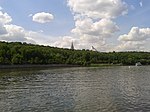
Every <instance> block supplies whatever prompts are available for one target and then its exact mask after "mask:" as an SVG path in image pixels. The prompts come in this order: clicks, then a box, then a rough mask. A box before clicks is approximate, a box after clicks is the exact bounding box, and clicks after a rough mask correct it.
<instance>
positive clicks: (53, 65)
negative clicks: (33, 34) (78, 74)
mask: <svg viewBox="0 0 150 112" xmlns="http://www.w3.org/2000/svg"><path fill="white" fill-rule="evenodd" d="M62 67H80V66H78V65H67V64H50V65H35V64H34V65H0V69H21V68H62Z"/></svg>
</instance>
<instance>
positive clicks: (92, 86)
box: [0, 66, 150, 112]
mask: <svg viewBox="0 0 150 112" xmlns="http://www.w3.org/2000/svg"><path fill="white" fill-rule="evenodd" d="M0 112H150V66H141V67H134V66H131V67H128V66H117V67H100V68H90V67H89V68H88V67H87V68H82V67H79V68H57V69H44V70H42V69H33V70H32V69H22V70H21V69H20V70H14V69H12V70H11V69H10V70H1V71H0Z"/></svg>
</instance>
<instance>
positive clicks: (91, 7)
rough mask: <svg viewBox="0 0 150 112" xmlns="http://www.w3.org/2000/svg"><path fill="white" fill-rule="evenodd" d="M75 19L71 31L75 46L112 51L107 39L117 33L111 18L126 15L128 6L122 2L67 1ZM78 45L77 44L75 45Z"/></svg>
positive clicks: (117, 28)
mask: <svg viewBox="0 0 150 112" xmlns="http://www.w3.org/2000/svg"><path fill="white" fill-rule="evenodd" d="M68 6H69V7H70V8H71V11H72V13H73V14H74V19H75V28H73V29H72V31H71V32H72V33H73V34H74V35H73V37H74V38H75V40H76V41H77V42H76V46H77V48H80V49H83V48H84V49H87V48H88V49H90V48H91V46H94V47H95V48H96V49H97V50H99V51H105V50H107V51H108V50H110V49H112V46H114V45H112V44H111V43H108V41H107V39H108V38H111V37H113V35H114V33H116V32H117V31H119V27H118V26H117V25H116V23H115V22H113V20H112V19H113V18H116V17H118V16H121V15H124V14H127V12H128V9H127V8H128V6H127V4H126V3H125V2H123V1H122V0H94V1H93V0H68ZM77 43H78V44H77Z"/></svg>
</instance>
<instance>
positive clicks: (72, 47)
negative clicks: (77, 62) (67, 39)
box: [70, 42, 74, 50]
mask: <svg viewBox="0 0 150 112" xmlns="http://www.w3.org/2000/svg"><path fill="white" fill-rule="evenodd" d="M70 49H72V50H74V45H73V42H72V43H71V48H70Z"/></svg>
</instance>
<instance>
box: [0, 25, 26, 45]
mask: <svg viewBox="0 0 150 112" xmlns="http://www.w3.org/2000/svg"><path fill="white" fill-rule="evenodd" d="M4 27H5V29H6V31H7V34H5V35H1V36H0V39H1V40H4V41H21V42H23V41H26V40H27V39H26V38H25V30H24V28H22V27H20V26H16V25H12V24H11V25H4Z"/></svg>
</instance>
